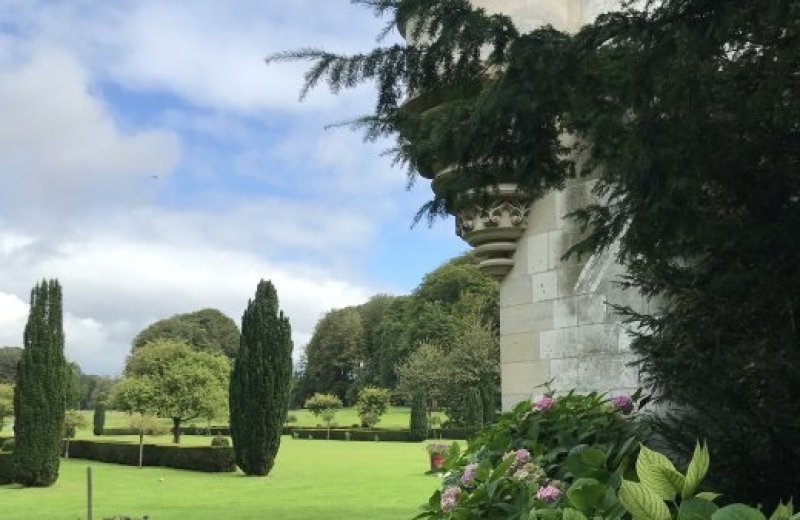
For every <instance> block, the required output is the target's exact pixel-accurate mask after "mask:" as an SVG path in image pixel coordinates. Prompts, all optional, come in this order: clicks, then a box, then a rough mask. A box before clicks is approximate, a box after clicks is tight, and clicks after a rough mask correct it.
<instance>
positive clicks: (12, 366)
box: [0, 347, 22, 385]
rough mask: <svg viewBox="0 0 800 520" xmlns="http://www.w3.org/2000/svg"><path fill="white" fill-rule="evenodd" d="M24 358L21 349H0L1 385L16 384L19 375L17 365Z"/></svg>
mask: <svg viewBox="0 0 800 520" xmlns="http://www.w3.org/2000/svg"><path fill="white" fill-rule="evenodd" d="M21 357H22V349H21V348H19V347H2V348H0V383H7V384H10V385H13V384H14V381H15V380H16V375H17V363H19V360H20V358H21Z"/></svg>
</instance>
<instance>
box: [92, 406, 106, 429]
mask: <svg viewBox="0 0 800 520" xmlns="http://www.w3.org/2000/svg"><path fill="white" fill-rule="evenodd" d="M105 427H106V404H105V403H104V402H102V401H101V402H99V403H97V405H96V406H95V408H94V416H93V417H92V432H93V433H94V434H95V435H103V430H104V429H105Z"/></svg>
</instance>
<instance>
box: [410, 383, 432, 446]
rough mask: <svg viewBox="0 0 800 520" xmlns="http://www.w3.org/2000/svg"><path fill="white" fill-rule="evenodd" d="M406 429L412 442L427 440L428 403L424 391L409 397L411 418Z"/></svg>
mask: <svg viewBox="0 0 800 520" xmlns="http://www.w3.org/2000/svg"><path fill="white" fill-rule="evenodd" d="M408 429H409V437H410V438H411V440H413V441H422V440H425V439H427V438H428V403H427V399H426V396H425V391H424V390H417V391H416V392H414V394H413V395H412V396H411V418H410V420H409V427H408Z"/></svg>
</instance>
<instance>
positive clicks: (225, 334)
mask: <svg viewBox="0 0 800 520" xmlns="http://www.w3.org/2000/svg"><path fill="white" fill-rule="evenodd" d="M157 339H172V340H180V341H185V342H186V343H188V344H190V345H191V346H192V347H194V348H196V349H197V350H202V351H206V352H211V353H214V354H224V355H225V356H227V357H228V358H230V359H233V358H235V357H236V351H237V350H238V349H239V328H238V327H237V326H236V323H235V322H234V321H233V320H232V319H230V318H229V317H227V316H225V315H224V314H222V313H221V312H220V311H218V310H217V309H203V310H200V311H196V312H190V313H187V314H176V315H175V316H172V317H171V318H167V319H164V320H160V321H157V322H155V323H153V324H151V325H149V326H148V327H147V328H146V329H144V330H143V331H141V332H140V333H139V334H137V335H136V338H134V340H133V348H132V350H136V349H138V348H141V347H143V346H144V345H146V344H147V343H150V342H151V341H154V340H157Z"/></svg>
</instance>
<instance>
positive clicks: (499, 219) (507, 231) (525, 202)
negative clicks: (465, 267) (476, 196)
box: [454, 183, 530, 278]
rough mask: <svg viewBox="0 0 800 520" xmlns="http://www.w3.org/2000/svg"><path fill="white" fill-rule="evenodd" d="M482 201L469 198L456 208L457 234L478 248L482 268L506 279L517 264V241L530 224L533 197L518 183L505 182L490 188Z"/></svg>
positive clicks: (490, 273) (494, 275)
mask: <svg viewBox="0 0 800 520" xmlns="http://www.w3.org/2000/svg"><path fill="white" fill-rule="evenodd" d="M483 199H485V201H483ZM482 201H483V202H477V201H470V199H469V198H466V199H465V204H464V206H463V207H462V208H460V209H457V210H456V211H454V214H455V217H456V234H457V235H458V236H460V237H461V238H462V239H464V241H466V242H467V243H468V244H469V245H471V246H472V247H474V248H475V252H476V253H477V254H478V257H479V258H480V259H481V261H480V263H479V267H480V268H481V269H482V270H483V271H485V272H486V273H487V274H489V275H491V276H493V277H496V278H503V277H504V276H505V275H506V274H508V272H509V271H510V270H511V268H512V267H513V266H514V261H513V260H512V256H513V255H514V252H515V251H516V249H517V245H516V243H517V240H518V239H519V237H521V236H522V235H523V234H524V233H525V229H526V228H527V226H528V212H529V210H530V198H529V197H527V196H526V195H525V194H524V193H523V192H521V191H520V190H519V189H518V188H517V185H516V184H511V183H506V184H501V185H499V186H497V187H495V188H494V189H492V190H490V191H489V192H488V193H487V194H486V196H485V197H483V198H482Z"/></svg>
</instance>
